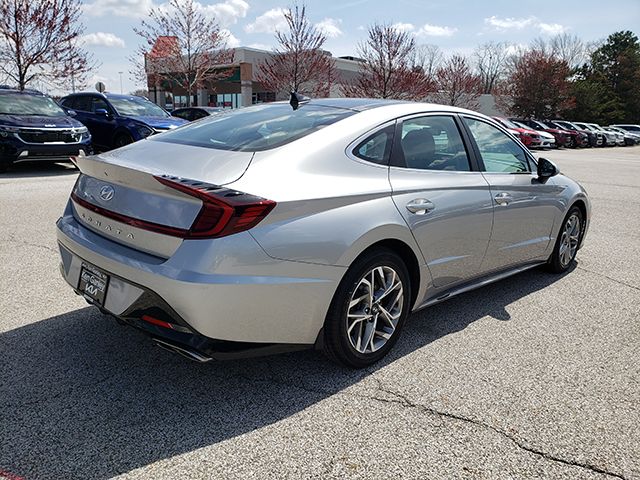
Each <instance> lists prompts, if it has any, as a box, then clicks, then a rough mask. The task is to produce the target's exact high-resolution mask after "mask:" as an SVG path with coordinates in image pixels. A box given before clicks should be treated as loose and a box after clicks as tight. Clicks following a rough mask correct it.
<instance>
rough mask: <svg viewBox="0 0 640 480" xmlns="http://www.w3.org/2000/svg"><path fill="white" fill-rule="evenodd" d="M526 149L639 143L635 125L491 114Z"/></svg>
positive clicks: (612, 145) (638, 133) (637, 128)
mask: <svg viewBox="0 0 640 480" xmlns="http://www.w3.org/2000/svg"><path fill="white" fill-rule="evenodd" d="M493 119H494V120H496V121H497V122H498V123H500V124H501V125H502V126H503V127H505V128H507V129H508V130H509V131H510V132H511V133H512V134H513V135H515V136H516V137H518V138H519V139H520V140H521V141H522V143H524V144H525V145H526V146H527V147H528V148H539V149H544V148H558V147H564V148H586V147H615V146H620V147H624V146H629V145H638V144H640V126H639V125H628V124H625V125H609V126H608V127H602V126H600V125H598V124H597V123H585V122H569V121H567V120H544V121H542V120H534V119H522V118H504V117H493Z"/></svg>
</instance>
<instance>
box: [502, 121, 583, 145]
mask: <svg viewBox="0 0 640 480" xmlns="http://www.w3.org/2000/svg"><path fill="white" fill-rule="evenodd" d="M511 120H514V121H516V122H520V123H524V124H525V125H528V126H530V127H531V128H533V129H535V130H540V131H543V132H547V133H550V134H551V135H553V136H554V138H555V139H556V145H557V146H558V147H569V148H575V147H576V146H578V144H579V142H578V138H577V136H578V134H577V132H572V131H570V130H564V129H561V128H554V127H552V126H551V125H547V124H546V123H544V122H541V121H540V120H531V119H528V120H524V119H522V120H521V119H519V118H512V119H511Z"/></svg>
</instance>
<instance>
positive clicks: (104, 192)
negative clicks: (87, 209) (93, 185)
mask: <svg viewBox="0 0 640 480" xmlns="http://www.w3.org/2000/svg"><path fill="white" fill-rule="evenodd" d="M114 193H116V192H115V190H114V189H113V187H110V186H109V185H103V186H102V188H101V189H100V198H101V199H102V200H104V201H105V202H108V201H109V200H111V199H112V198H113V194H114Z"/></svg>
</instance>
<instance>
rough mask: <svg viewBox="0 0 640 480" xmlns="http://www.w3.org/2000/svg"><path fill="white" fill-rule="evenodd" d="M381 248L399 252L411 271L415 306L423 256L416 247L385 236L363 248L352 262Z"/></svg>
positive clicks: (410, 276)
mask: <svg viewBox="0 0 640 480" xmlns="http://www.w3.org/2000/svg"><path fill="white" fill-rule="evenodd" d="M380 248H384V249H387V250H390V251H392V252H394V253H395V254H397V255H398V256H399V257H400V258H401V259H402V261H403V262H404V264H405V266H406V267H407V270H408V271H409V281H410V282H411V305H412V306H413V305H414V304H415V302H416V299H417V297H418V292H419V290H420V286H421V280H422V274H421V272H420V261H419V258H420V257H421V256H420V257H418V256H417V255H416V252H415V251H414V249H413V248H411V247H410V246H409V245H408V244H407V243H406V242H404V241H403V240H400V239H398V238H385V239H381V240H378V241H376V242H374V243H372V244H371V245H369V246H368V247H366V248H365V249H364V250H362V251H361V252H360V253H359V254H358V255H357V256H356V257H355V258H354V259H353V261H352V262H351V263H354V262H356V261H357V260H359V259H360V258H362V257H364V256H366V255H368V254H369V253H370V252H372V251H374V250H376V249H380ZM345 275H346V273H345Z"/></svg>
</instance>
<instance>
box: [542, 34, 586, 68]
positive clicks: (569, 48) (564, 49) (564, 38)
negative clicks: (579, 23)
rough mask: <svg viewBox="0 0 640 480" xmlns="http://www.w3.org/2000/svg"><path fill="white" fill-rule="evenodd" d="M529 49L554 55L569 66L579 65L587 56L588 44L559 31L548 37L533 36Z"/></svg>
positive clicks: (574, 36)
mask: <svg viewBox="0 0 640 480" xmlns="http://www.w3.org/2000/svg"><path fill="white" fill-rule="evenodd" d="M531 50H535V51H537V52H540V53H543V54H544V55H550V56H554V57H556V58H557V59H558V60H562V61H563V62H566V63H567V65H569V67H570V68H576V67H579V66H580V65H581V64H582V63H584V61H585V60H586V59H587V56H588V55H587V54H588V46H587V45H585V43H584V42H583V41H582V40H581V39H580V38H579V37H578V36H576V35H571V34H570V33H560V34H558V35H555V36H553V37H551V38H549V39H545V38H542V37H538V38H534V39H533V41H532V42H531Z"/></svg>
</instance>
